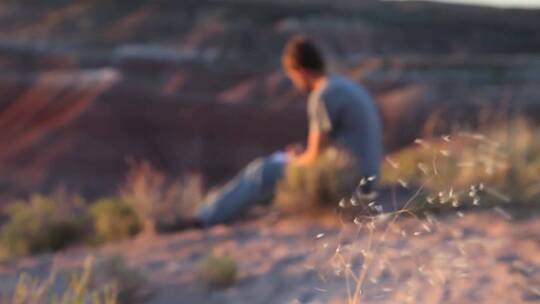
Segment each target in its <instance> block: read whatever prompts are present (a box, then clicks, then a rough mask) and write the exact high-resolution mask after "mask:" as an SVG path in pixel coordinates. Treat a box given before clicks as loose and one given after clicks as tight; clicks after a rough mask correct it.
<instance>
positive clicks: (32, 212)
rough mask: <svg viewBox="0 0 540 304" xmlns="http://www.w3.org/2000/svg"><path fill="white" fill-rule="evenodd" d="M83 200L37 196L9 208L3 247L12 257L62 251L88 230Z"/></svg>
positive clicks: (1, 235) (1, 233)
mask: <svg viewBox="0 0 540 304" xmlns="http://www.w3.org/2000/svg"><path fill="white" fill-rule="evenodd" d="M81 204H82V202H81V201H80V199H78V198H76V197H70V198H66V197H64V198H58V197H54V196H50V197H47V196H43V195H33V196H32V197H31V198H30V200H29V201H19V202H15V203H12V204H11V205H9V206H8V207H7V216H8V221H7V223H5V224H4V225H3V226H2V228H1V231H0V246H1V248H2V251H3V253H4V254H6V255H8V256H20V255H26V254H31V253H39V252H45V251H54V250H59V249H62V248H64V247H66V246H67V245H69V244H71V243H74V242H76V241H78V240H79V239H80V238H81V237H82V235H83V233H84V224H85V223H84V222H85V218H84V213H83V212H82V206H81Z"/></svg>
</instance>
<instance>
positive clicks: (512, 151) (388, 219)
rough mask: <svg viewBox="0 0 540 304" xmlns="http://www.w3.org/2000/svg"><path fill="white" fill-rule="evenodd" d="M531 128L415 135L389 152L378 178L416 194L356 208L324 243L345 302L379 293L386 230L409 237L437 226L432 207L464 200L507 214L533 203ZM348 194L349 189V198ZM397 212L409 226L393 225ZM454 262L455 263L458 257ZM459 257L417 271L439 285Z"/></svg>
mask: <svg viewBox="0 0 540 304" xmlns="http://www.w3.org/2000/svg"><path fill="white" fill-rule="evenodd" d="M533 134H535V129H534V128H532V127H531V126H530V125H529V124H527V123H526V122H525V121H524V120H515V121H511V122H507V123H504V124H498V125H496V128H487V127H486V128H483V129H482V130H481V132H456V133H455V134H452V135H450V136H443V137H441V138H436V139H430V140H421V139H419V140H417V141H416V146H415V147H412V148H410V149H407V150H405V151H401V152H398V153H396V154H393V155H390V156H389V157H387V160H386V163H385V164H384V168H383V170H382V176H381V179H382V181H383V183H390V184H392V183H393V184H396V185H398V186H399V187H407V188H414V189H416V192H415V194H414V195H413V196H412V197H407V198H398V199H400V200H403V201H402V202H400V203H397V205H401V206H402V208H401V209H400V210H397V211H396V212H392V213H385V214H376V213H375V214H372V215H359V216H357V217H355V218H354V220H353V221H352V223H351V222H349V221H348V220H344V221H343V229H342V230H343V231H342V233H341V235H340V237H339V238H338V241H337V243H336V244H335V246H336V247H335V251H332V249H331V247H330V246H329V244H328V243H327V242H328V241H325V243H324V245H325V246H324V247H325V249H324V250H325V252H327V253H328V254H329V256H328V261H329V266H330V267H331V271H332V272H333V273H335V274H337V275H338V276H342V277H344V279H345V282H346V284H347V291H348V298H347V303H350V304H353V303H354V304H358V303H362V302H363V299H364V295H365V292H364V289H365V286H366V285H370V286H371V287H373V289H374V290H375V291H377V290H378V292H379V293H380V294H379V296H380V295H382V296H384V291H382V290H380V288H381V287H379V289H377V282H378V279H377V277H378V276H379V277H380V276H381V275H382V274H381V273H384V271H386V272H388V271H389V272H391V268H390V267H391V265H389V263H390V262H389V260H388V259H389V258H388V257H387V255H386V252H385V249H384V248H385V242H386V239H387V237H388V236H389V234H397V235H398V236H397V238H400V237H403V238H408V237H414V236H418V235H422V234H430V233H432V232H433V231H436V230H437V229H443V227H442V226H441V223H440V221H438V219H437V218H436V216H435V215H434V214H433V213H432V211H440V210H445V211H446V212H445V213H447V214H448V213H453V214H457V215H458V216H460V217H461V216H463V211H464V210H463V207H464V206H467V207H468V208H476V207H477V206H483V207H484V208H487V207H493V208H494V210H495V211H496V212H497V213H498V214H500V215H502V216H504V217H505V218H508V219H510V218H511V216H510V215H509V214H508V213H507V212H506V211H505V210H504V209H505V208H507V207H508V206H510V204H512V205H515V204H519V203H535V202H536V200H537V199H538V197H539V196H538V195H539V194H540V191H539V190H538V189H539V183H538V176H540V145H539V144H538V143H536V142H535V141H534V140H533V139H534V136H533ZM354 199H355V198H354V195H353V196H352V197H349V198H348V200H351V201H352V200H354ZM452 210H453V212H452ZM403 215H412V216H413V217H416V218H417V224H415V225H412V226H414V230H413V231H412V232H411V231H407V230H406V229H403V227H401V228H400V227H399V225H396V220H397V219H399V218H400V217H401V216H403ZM418 215H422V216H421V217H418ZM449 230H452V229H451V228H449ZM455 246H456V248H455V252H458V253H461V254H465V253H463V246H464V245H463V244H462V243H461V242H460V241H456V242H455ZM328 248H330V249H328ZM463 259H465V260H466V257H463ZM450 263H451V262H450ZM456 263H457V264H459V263H461V262H460V260H459V259H458V260H456ZM457 264H456V265H453V264H452V265H430V266H429V267H428V266H425V267H418V271H422V273H423V274H424V276H425V278H426V281H427V282H429V283H430V284H432V285H433V284H439V283H440V284H444V278H445V277H446V276H451V275H453V274H450V273H448V274H446V272H445V271H443V270H442V269H439V268H440V267H446V268H445V269H453V268H455V269H459V271H457V272H456V273H455V274H454V275H462V274H463V273H466V270H464V269H463V267H462V265H461V264H459V265H457ZM443 273H445V274H444V275H443ZM441 280H442V281H441ZM439 281H441V282H439ZM372 291H373V290H372ZM403 293H404V294H406V292H405V291H404V292H403Z"/></svg>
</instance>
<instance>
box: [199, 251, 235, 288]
mask: <svg viewBox="0 0 540 304" xmlns="http://www.w3.org/2000/svg"><path fill="white" fill-rule="evenodd" d="M237 272H238V265H237V263H236V260H234V258H232V257H231V256H228V255H208V256H206V257H204V258H203V259H202V260H201V261H200V262H199V276H200V278H201V279H202V281H203V282H204V283H205V284H207V285H208V286H209V287H214V288H224V287H228V286H231V285H232V284H233V283H234V282H235V281H236V275H237Z"/></svg>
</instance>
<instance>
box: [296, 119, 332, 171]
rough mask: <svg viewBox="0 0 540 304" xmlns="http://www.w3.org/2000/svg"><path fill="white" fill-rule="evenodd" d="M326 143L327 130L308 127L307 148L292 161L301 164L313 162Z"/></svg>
mask: <svg viewBox="0 0 540 304" xmlns="http://www.w3.org/2000/svg"><path fill="white" fill-rule="evenodd" d="M327 144H328V132H324V131H321V130H320V129H319V128H310V130H309V134H308V140H307V148H306V150H305V151H304V152H303V153H301V154H300V155H298V156H297V157H296V158H295V159H294V161H295V162H297V163H299V164H303V165H306V164H311V163H313V162H314V161H315V160H316V159H317V157H319V155H320V154H321V152H322V151H323V149H324V148H325V147H326V145H327Z"/></svg>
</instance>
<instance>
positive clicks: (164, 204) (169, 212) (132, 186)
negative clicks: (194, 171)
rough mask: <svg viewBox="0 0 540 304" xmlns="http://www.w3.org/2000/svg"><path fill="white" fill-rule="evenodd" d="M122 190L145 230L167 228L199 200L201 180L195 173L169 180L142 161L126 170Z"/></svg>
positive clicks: (170, 228)
mask: <svg viewBox="0 0 540 304" xmlns="http://www.w3.org/2000/svg"><path fill="white" fill-rule="evenodd" d="M121 194H122V198H123V199H124V200H125V201H126V202H128V203H129V204H131V205H132V206H133V209H134V210H135V212H136V213H137V215H138V216H139V219H140V220H141V222H142V224H143V227H144V229H145V230H146V231H147V232H160V231H170V230H174V228H175V225H176V223H177V222H178V220H179V219H181V218H183V217H185V216H186V215H191V214H193V213H194V211H195V208H196V206H197V204H198V203H200V202H201V201H202V198H203V190H202V180H201V177H200V176H198V175H194V176H190V177H188V178H186V179H184V181H183V182H169V181H167V179H166V177H165V175H164V174H163V173H161V172H159V171H158V170H156V169H155V168H153V167H152V166H151V165H150V164H149V163H147V162H143V163H142V164H139V165H135V166H133V167H132V169H131V170H130V171H129V173H128V176H127V180H126V183H125V184H124V186H123V187H122V191H121Z"/></svg>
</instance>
